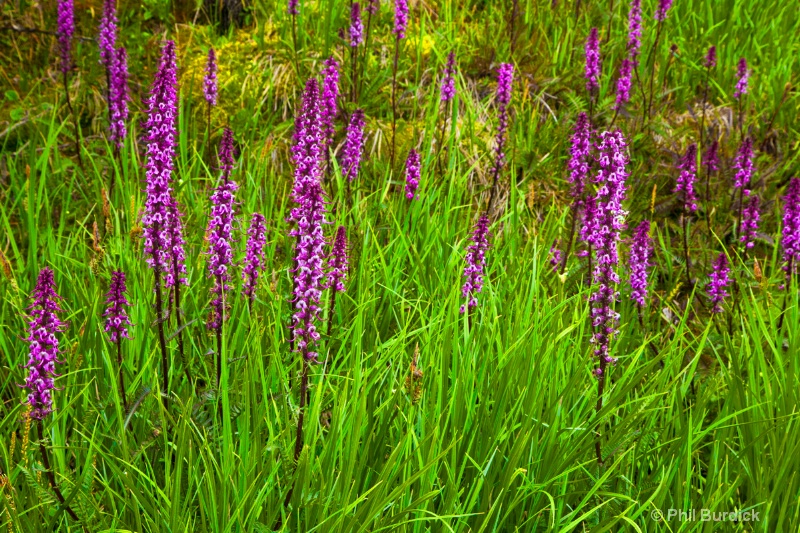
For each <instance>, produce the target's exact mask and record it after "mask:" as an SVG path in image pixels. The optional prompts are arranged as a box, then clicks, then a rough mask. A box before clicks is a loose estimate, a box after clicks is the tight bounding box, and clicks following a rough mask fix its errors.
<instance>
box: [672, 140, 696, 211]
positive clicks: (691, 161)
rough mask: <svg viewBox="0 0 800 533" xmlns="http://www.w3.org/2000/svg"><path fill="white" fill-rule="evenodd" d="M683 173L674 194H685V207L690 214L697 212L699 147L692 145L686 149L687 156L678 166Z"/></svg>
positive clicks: (679, 177)
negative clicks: (695, 185)
mask: <svg viewBox="0 0 800 533" xmlns="http://www.w3.org/2000/svg"><path fill="white" fill-rule="evenodd" d="M678 168H679V169H680V171H681V174H680V176H678V181H677V182H676V184H675V190H673V191H672V192H675V193H681V192H682V193H683V207H684V209H685V210H686V211H687V212H689V213H694V212H695V211H697V193H696V192H695V190H694V182H695V180H696V179H697V145H696V144H694V143H692V144H690V145H689V147H688V148H687V149H686V155H684V156H683V158H682V159H681V162H680V163H679V164H678Z"/></svg>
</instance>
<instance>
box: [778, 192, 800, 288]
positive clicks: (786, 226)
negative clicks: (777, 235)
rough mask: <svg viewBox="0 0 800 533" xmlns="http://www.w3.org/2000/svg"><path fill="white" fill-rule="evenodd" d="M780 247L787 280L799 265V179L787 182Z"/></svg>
mask: <svg viewBox="0 0 800 533" xmlns="http://www.w3.org/2000/svg"><path fill="white" fill-rule="evenodd" d="M781 247H782V248H783V262H784V266H783V269H784V270H785V271H786V279H787V280H788V279H790V278H791V277H792V275H793V274H794V273H795V272H797V267H798V265H800V178H792V179H791V180H790V181H789V188H788V189H787V191H786V196H784V197H783V230H782V232H781Z"/></svg>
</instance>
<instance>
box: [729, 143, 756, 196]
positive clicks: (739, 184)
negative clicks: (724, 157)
mask: <svg viewBox="0 0 800 533" xmlns="http://www.w3.org/2000/svg"><path fill="white" fill-rule="evenodd" d="M733 168H734V169H735V170H736V175H734V177H733V186H734V187H736V188H737V189H739V188H744V195H745V196H748V195H749V194H750V190H749V189H748V187H749V186H750V178H752V177H753V139H751V138H750V137H747V138H745V140H744V141H742V144H741V145H739V151H738V153H737V154H736V161H735V162H734V163H733Z"/></svg>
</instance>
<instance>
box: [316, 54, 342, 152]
mask: <svg viewBox="0 0 800 533" xmlns="http://www.w3.org/2000/svg"><path fill="white" fill-rule="evenodd" d="M322 75H323V80H322V101H321V102H320V105H321V107H320V113H321V117H322V138H323V144H322V150H323V154H324V156H325V163H326V164H327V163H328V161H329V160H330V155H331V153H330V150H331V147H332V146H333V137H334V135H335V134H336V126H335V122H336V115H337V114H338V113H339V110H338V107H337V104H336V102H337V100H338V99H339V62H338V61H336V59H335V58H334V57H333V56H331V57H329V58H328V59H326V60H325V68H323V69H322ZM328 168H329V167H328Z"/></svg>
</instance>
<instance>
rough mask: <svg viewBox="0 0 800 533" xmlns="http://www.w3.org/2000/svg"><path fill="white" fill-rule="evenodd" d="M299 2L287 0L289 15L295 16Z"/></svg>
mask: <svg viewBox="0 0 800 533" xmlns="http://www.w3.org/2000/svg"><path fill="white" fill-rule="evenodd" d="M299 2H300V0H289V14H290V15H292V16H296V15H297V4H298V3H299Z"/></svg>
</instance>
